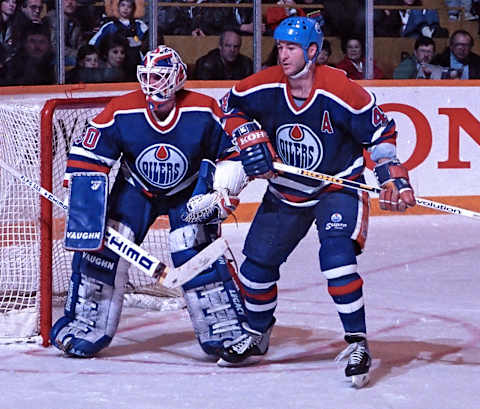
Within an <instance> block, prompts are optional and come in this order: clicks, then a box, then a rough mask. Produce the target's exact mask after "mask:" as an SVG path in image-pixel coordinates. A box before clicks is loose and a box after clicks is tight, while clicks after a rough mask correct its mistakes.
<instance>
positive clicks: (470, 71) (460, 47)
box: [432, 30, 480, 80]
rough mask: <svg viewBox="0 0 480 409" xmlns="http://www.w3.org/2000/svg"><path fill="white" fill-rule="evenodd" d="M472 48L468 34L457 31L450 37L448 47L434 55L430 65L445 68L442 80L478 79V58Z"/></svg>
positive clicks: (479, 57) (471, 39) (479, 61)
mask: <svg viewBox="0 0 480 409" xmlns="http://www.w3.org/2000/svg"><path fill="white" fill-rule="evenodd" d="M472 47H473V38H472V36H471V35H470V33H469V32H468V31H465V30H457V31H455V32H454V33H453V34H452V36H451V37H450V40H449V47H447V48H446V49H445V50H444V51H443V52H442V53H441V54H438V55H436V56H435V57H434V58H433V60H432V64H437V65H441V66H442V67H444V68H445V70H444V71H445V74H444V78H460V79H462V80H468V79H480V56H479V55H478V54H475V53H473V52H472Z"/></svg>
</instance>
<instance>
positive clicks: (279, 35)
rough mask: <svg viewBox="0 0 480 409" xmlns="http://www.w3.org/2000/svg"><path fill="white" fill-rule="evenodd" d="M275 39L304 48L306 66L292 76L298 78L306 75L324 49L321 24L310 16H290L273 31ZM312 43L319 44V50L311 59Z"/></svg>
mask: <svg viewBox="0 0 480 409" xmlns="http://www.w3.org/2000/svg"><path fill="white" fill-rule="evenodd" d="M273 38H274V39H275V41H287V42H289V43H295V44H298V45H300V47H302V49H303V56H304V58H305V66H304V68H303V69H302V70H301V71H300V72H299V73H297V74H295V75H292V76H291V77H292V78H298V77H301V76H302V75H304V74H305V73H306V72H307V71H308V69H309V68H310V66H311V65H312V64H314V63H315V61H316V60H317V57H318V54H320V51H321V49H322V43H323V33H322V30H321V28H320V24H319V23H318V22H316V21H315V20H313V19H311V18H308V17H288V18H286V19H285V20H282V22H281V23H280V24H279V25H278V27H277V28H276V29H275V32H274V33H273ZM311 44H316V45H317V52H316V53H315V55H314V57H313V58H312V59H311V60H310V59H309V58H308V47H310V45H311Z"/></svg>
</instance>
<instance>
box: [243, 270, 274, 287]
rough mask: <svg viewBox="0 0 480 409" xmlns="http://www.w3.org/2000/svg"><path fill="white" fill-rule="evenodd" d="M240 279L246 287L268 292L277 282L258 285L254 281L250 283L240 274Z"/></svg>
mask: <svg viewBox="0 0 480 409" xmlns="http://www.w3.org/2000/svg"><path fill="white" fill-rule="evenodd" d="M238 279H239V280H240V282H241V283H242V284H243V285H244V286H245V287H248V288H252V289H253V290H266V289H268V288H270V287H272V286H273V285H275V281H271V282H269V283H256V282H254V281H250V280H249V279H248V278H246V277H245V276H244V275H243V274H242V273H240V272H239V273H238Z"/></svg>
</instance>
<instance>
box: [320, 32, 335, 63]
mask: <svg viewBox="0 0 480 409" xmlns="http://www.w3.org/2000/svg"><path fill="white" fill-rule="evenodd" d="M331 55H332V46H331V44H330V41H328V40H327V39H324V40H323V43H322V49H321V50H320V53H319V54H318V57H317V64H318V65H322V64H323V65H330V66H331V67H333V65H332V64H329V62H328V59H329V58H330V56H331Z"/></svg>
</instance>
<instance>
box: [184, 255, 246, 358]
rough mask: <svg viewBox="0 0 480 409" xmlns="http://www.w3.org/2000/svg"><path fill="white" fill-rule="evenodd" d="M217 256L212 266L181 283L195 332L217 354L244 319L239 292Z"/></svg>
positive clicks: (236, 333)
mask: <svg viewBox="0 0 480 409" xmlns="http://www.w3.org/2000/svg"><path fill="white" fill-rule="evenodd" d="M231 268H233V267H232V266H231V265H229V263H228V262H227V261H226V260H225V258H224V257H221V258H220V259H219V260H217V261H216V262H215V263H214V265H213V267H212V268H210V269H209V270H207V271H205V272H204V273H203V274H201V275H200V276H197V277H196V278H194V279H193V280H191V281H190V282H189V283H187V284H186V285H184V287H183V290H184V297H185V302H186V304H187V309H188V313H189V315H190V318H191V320H192V324H193V329H194V331H195V335H196V337H197V339H198V342H199V343H200V346H201V348H202V349H203V351H204V352H205V353H207V354H208V355H214V356H219V354H220V352H221V350H222V349H223V347H224V345H225V343H228V342H231V341H232V340H234V339H237V338H238V337H240V336H241V335H242V334H243V333H244V332H245V330H244V329H243V328H242V327H241V323H242V322H244V321H245V320H246V316H245V308H244V305H243V300H242V297H241V294H240V292H239V291H238V289H237V287H236V285H235V282H234V281H233V278H232V275H231V273H230V271H229V269H231Z"/></svg>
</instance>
